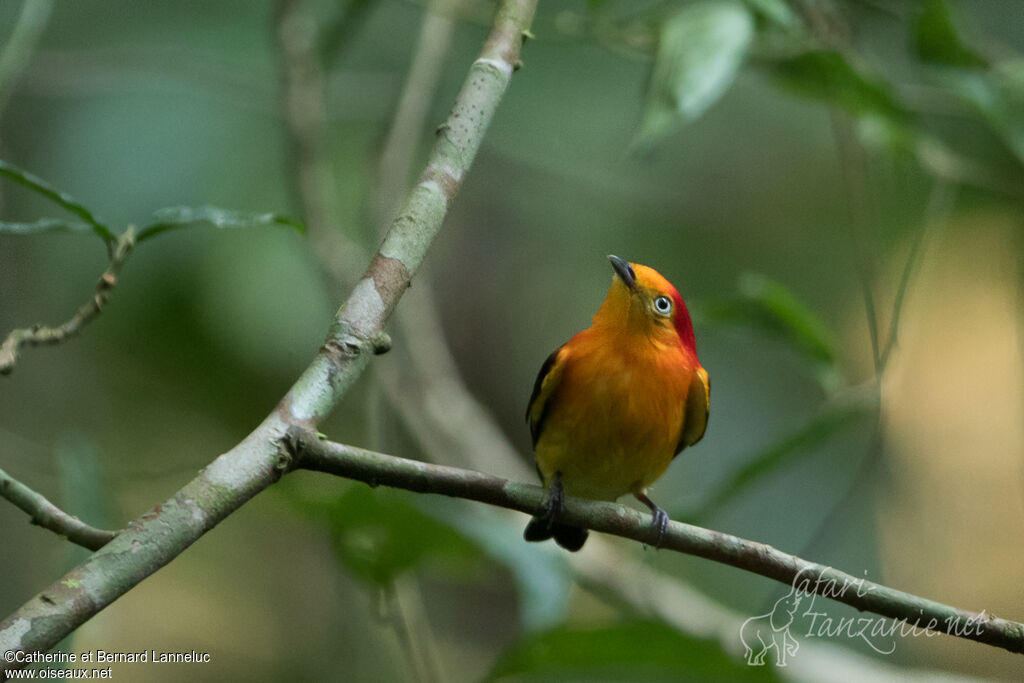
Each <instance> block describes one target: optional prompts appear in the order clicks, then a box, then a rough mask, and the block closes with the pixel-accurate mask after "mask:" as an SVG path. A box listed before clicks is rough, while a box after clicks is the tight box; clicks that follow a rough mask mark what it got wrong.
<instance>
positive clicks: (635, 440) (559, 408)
mask: <svg viewBox="0 0 1024 683" xmlns="http://www.w3.org/2000/svg"><path fill="white" fill-rule="evenodd" d="M608 260H609V261H611V263H612V268H614V269H615V275H614V276H613V277H612V286H611V289H609V290H608V296H607V297H606V298H605V300H604V303H603V304H601V308H599V309H598V311H597V315H595V316H594V322H593V324H592V325H591V326H590V327H589V328H587V329H586V330H583V331H582V332H579V333H577V334H576V335H575V336H574V337H573V338H572V339H570V340H569V341H568V342H566V343H565V344H563V345H562V346H561V347H559V348H558V349H556V350H555V352H554V353H552V354H551V355H550V356H548V359H547V360H546V361H544V365H543V366H541V369H540V374H539V375H538V376H537V381H536V383H535V384H534V386H533V395H532V396H531V397H530V404H529V406H528V407H527V409H526V420H527V422H529V424H530V433H531V435H532V436H533V448H534V453H535V454H536V462H537V471H538V472H539V473H540V476H541V479H542V480H543V481H544V485H545V487H547V488H548V498H547V502H546V503H545V506H544V511H543V512H542V513H541V514H540V515H537V516H536V517H534V518H533V519H531V520H530V523H529V524H528V525H527V526H526V530H525V531H524V532H523V537H524V538H525V539H526V540H527V541H544V540H547V539H549V538H554V539H555V542H557V543H558V544H559V545H560V546H562V547H563V548H566V549H567V550H573V551H575V550H579V549H580V548H581V547H583V543H584V542H585V541H586V540H587V533H588V532H587V530H586V529H580V528H578V527H573V526H569V525H567V524H562V523H561V522H560V521H559V517H560V516H561V514H562V511H563V509H564V496H565V495H570V496H579V497H581V498H590V499H592V500H610V501H614V500H616V499H618V498H619V497H620V496H622V495H624V494H626V493H632V494H633V495H634V496H636V498H637V500H639V501H640V502H642V503H643V504H644V505H646V506H647V507H649V508H650V509H651V513H652V514H653V516H654V526H655V528H656V529H657V530H658V540H659V542H660V540H661V538H662V537H663V536H664V533H665V530H666V529H667V528H668V515H667V514H666V513H665V511H664V510H662V509H661V508H659V507H658V506H657V505H655V504H654V502H653V501H652V500H651V499H650V498H648V497H647V487H648V486H650V485H651V484H653V483H654V482H655V481H657V480H658V478H659V477H661V475H662V474H664V473H665V470H666V469H668V466H669V463H671V462H672V460H673V458H675V456H677V455H679V452H680V451H682V450H683V449H684V448H686V447H687V446H692V445H693V444H695V443H697V442H698V441H700V439H701V437H703V436H704V429H705V428H706V427H707V422H708V406H709V403H708V397H709V395H710V391H711V385H710V382H709V380H708V373H707V372H706V371H705V370H704V368H703V367H701V364H700V361H698V360H697V346H696V340H695V339H694V336H693V323H692V322H691V321H690V313H689V311H687V310H686V304H685V303H684V302H683V298H682V297H681V296H679V292H677V291H676V288H675V287H673V286H672V284H671V283H670V282H669V281H668V280H666V279H665V278H663V277H662V276H661V275H660V274H659V273H658V271H656V270H654V269H653V268H648V267H647V266H642V265H640V264H638V263H627V262H626V261H624V260H623V259H621V258H619V257H618V256H609V257H608Z"/></svg>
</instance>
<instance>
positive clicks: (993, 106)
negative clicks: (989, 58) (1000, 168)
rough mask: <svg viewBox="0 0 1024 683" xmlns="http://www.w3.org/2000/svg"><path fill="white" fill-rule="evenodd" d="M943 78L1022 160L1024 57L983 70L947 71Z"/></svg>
mask: <svg viewBox="0 0 1024 683" xmlns="http://www.w3.org/2000/svg"><path fill="white" fill-rule="evenodd" d="M943 80H944V82H945V83H946V84H947V85H948V86H949V87H950V88H951V89H952V90H953V91H954V92H955V93H956V94H957V96H958V97H960V98H961V99H962V100H964V101H965V102H967V103H968V104H970V105H971V106H973V107H974V108H975V110H977V112H978V113H979V114H980V115H981V118H982V120H983V121H984V122H985V123H986V124H987V125H988V127H989V128H990V129H991V130H992V132H993V133H994V134H995V135H996V137H998V138H999V140H1000V141H1002V143H1003V144H1005V145H1006V147H1007V148H1008V149H1009V150H1010V152H1011V153H1013V155H1014V156H1016V158H1017V160H1018V161H1019V162H1020V163H1021V164H1024V59H1016V60H1009V61H1006V62H1000V63H999V64H996V65H995V66H994V67H993V68H992V69H991V70H990V71H988V72H985V73H978V72H959V73H948V74H945V77H944V78H943Z"/></svg>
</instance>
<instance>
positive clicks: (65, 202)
mask: <svg viewBox="0 0 1024 683" xmlns="http://www.w3.org/2000/svg"><path fill="white" fill-rule="evenodd" d="M0 176H5V177H7V178H10V179H11V180H13V181H14V182H16V183H18V184H19V185H23V186H24V187H27V188H28V189H30V190H32V191H33V192H35V193H37V194H40V195H42V196H44V197H46V198H47V199H49V200H50V201H51V202H53V203H55V204H58V205H59V206H61V207H63V208H65V209H67V210H68V211H70V212H71V213H73V214H75V215H76V216H78V217H79V218H81V219H82V220H84V221H85V222H86V223H88V224H89V226H90V227H91V228H92V231H93V232H95V233H96V234H97V235H99V236H100V237H101V238H103V241H104V242H107V243H108V244H111V243H113V242H116V241H117V237H115V236H114V233H112V232H111V231H110V228H108V227H107V226H106V225H104V224H103V223H100V222H99V221H98V220H96V218H95V217H94V216H93V215H92V213H90V212H89V210H88V209H87V208H85V207H84V206H82V205H81V204H79V203H78V202H77V201H76V200H75V199H74V197H72V196H71V195H69V194H67V193H65V192H61V191H60V190H58V189H57V188H55V187H53V186H52V185H50V184H49V183H47V182H46V181H45V180H43V179H42V178H37V177H36V176H34V175H32V174H31V173H29V172H28V171H23V170H22V169H20V168H18V167H17V166H14V165H13V164H9V163H7V162H6V161H3V160H0Z"/></svg>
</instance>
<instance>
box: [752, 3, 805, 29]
mask: <svg viewBox="0 0 1024 683" xmlns="http://www.w3.org/2000/svg"><path fill="white" fill-rule="evenodd" d="M746 3H747V4H748V5H750V6H751V7H752V8H753V10H754V11H755V12H757V13H758V14H760V15H761V16H763V17H764V18H766V19H768V20H769V21H771V22H772V23H775V24H778V25H779V26H781V27H783V28H793V27H794V26H796V25H797V16H796V14H795V13H794V12H793V10H792V9H790V7H789V5H788V4H786V2H785V0H746Z"/></svg>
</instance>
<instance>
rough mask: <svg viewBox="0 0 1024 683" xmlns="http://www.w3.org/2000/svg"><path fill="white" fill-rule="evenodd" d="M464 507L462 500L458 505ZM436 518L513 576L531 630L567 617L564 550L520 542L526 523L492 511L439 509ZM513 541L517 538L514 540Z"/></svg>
mask: <svg viewBox="0 0 1024 683" xmlns="http://www.w3.org/2000/svg"><path fill="white" fill-rule="evenodd" d="M458 502H459V503H462V502H463V501H458ZM431 514H432V515H435V516H439V517H440V518H441V519H442V520H444V521H445V522H447V523H448V524H450V525H451V526H453V527H454V528H456V529H458V530H459V532H460V533H462V534H463V535H464V536H466V537H467V538H469V539H470V540H472V541H473V542H474V543H476V545H477V546H479V547H480V548H481V549H482V550H483V552H484V554H486V555H487V556H488V557H490V558H491V559H492V560H494V561H495V562H497V563H499V564H501V565H502V566H504V567H505V568H506V569H508V570H509V572H510V573H511V574H512V577H513V578H514V580H515V582H516V588H517V590H518V595H519V616H520V618H521V620H522V622H523V626H524V627H525V628H526V629H527V630H528V631H537V630H540V629H543V628H550V627H551V626H553V625H554V624H557V623H559V622H561V621H562V620H563V619H564V618H565V614H566V611H567V609H568V606H569V589H570V587H571V586H572V568H571V566H570V565H569V562H568V561H567V559H566V557H565V552H564V551H562V550H560V549H558V548H555V547H554V546H553V544H550V543H549V544H541V543H521V542H519V541H520V538H521V537H522V533H523V530H522V522H521V521H520V520H519V519H516V521H515V522H514V523H513V522H510V521H509V518H508V517H505V516H499V515H496V514H494V513H493V512H492V511H490V510H484V509H481V508H480V507H479V506H477V507H476V508H474V509H473V513H472V514H465V505H462V504H460V505H453V506H434V507H432V508H431ZM509 539H514V540H513V542H511V543H510V542H509Z"/></svg>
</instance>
